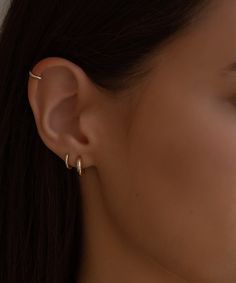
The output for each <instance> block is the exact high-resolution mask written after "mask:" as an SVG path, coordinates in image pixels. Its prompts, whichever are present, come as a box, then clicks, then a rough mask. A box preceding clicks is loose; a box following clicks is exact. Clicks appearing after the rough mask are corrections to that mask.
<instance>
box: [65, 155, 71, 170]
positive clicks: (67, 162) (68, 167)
mask: <svg viewBox="0 0 236 283" xmlns="http://www.w3.org/2000/svg"><path fill="white" fill-rule="evenodd" d="M65 163H66V167H67V169H72V168H73V167H72V166H70V165H69V153H67V154H66V160H65Z"/></svg>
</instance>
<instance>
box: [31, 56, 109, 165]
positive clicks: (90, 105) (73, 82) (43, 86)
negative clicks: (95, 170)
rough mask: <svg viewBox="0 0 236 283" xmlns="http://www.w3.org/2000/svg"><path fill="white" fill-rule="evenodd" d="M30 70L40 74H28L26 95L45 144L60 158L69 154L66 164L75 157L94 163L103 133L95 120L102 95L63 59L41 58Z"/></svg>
mask: <svg viewBox="0 0 236 283" xmlns="http://www.w3.org/2000/svg"><path fill="white" fill-rule="evenodd" d="M31 71H32V73H33V74H35V75H40V76H41V77H42V79H41V80H38V79H35V78H32V77H29V82H28V98H29V103H30V105H31V108H32V111H33V114H34V118H35V122H36V126H37V130H38V133H39V135H40V137H41V139H42V140H43V142H44V143H45V145H46V146H47V147H48V148H49V149H50V150H52V151H53V152H54V153H55V154H57V155H58V156H59V157H61V158H62V159H63V160H65V155H66V153H69V154H70V156H69V165H70V166H73V167H75V166H76V161H77V158H78V157H79V156H81V157H82V166H83V168H86V167H89V166H93V165H94V166H95V165H96V158H95V154H96V151H97V150H98V149H99V146H100V145H99V143H100V142H101V141H102V136H103V134H104V133H103V129H102V128H101V127H100V126H101V124H102V123H100V122H99V121H100V119H101V115H100V114H99V113H101V110H100V109H99V107H100V106H101V105H102V104H103V103H104V98H105V97H104V94H102V92H101V91H100V89H99V88H98V87H97V86H95V85H94V84H93V83H92V82H91V81H90V79H89V78H88V77H87V75H86V74H85V73H84V72H83V70H82V69H81V68H80V67H79V66H77V65H75V64H74V63H72V62H71V61H69V60H66V59H63V58H59V57H49V58H46V59H43V60H41V61H40V62H39V63H38V64H37V65H36V66H35V67H34V68H33V69H32V70H31ZM101 107H102V106H101ZM103 126H104V124H103Z"/></svg>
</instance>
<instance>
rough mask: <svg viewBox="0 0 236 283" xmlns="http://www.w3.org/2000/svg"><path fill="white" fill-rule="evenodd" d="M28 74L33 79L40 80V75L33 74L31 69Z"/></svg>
mask: <svg viewBox="0 0 236 283" xmlns="http://www.w3.org/2000/svg"><path fill="white" fill-rule="evenodd" d="M29 75H30V76H31V77H32V78H34V79H38V80H42V77H41V76H36V75H34V74H33V73H32V72H31V71H29Z"/></svg>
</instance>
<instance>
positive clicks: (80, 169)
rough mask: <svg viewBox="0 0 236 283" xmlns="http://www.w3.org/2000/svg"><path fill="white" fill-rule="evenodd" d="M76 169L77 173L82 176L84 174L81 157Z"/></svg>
mask: <svg viewBox="0 0 236 283" xmlns="http://www.w3.org/2000/svg"><path fill="white" fill-rule="evenodd" d="M76 168H77V172H78V173H79V175H80V176H82V174H83V173H84V169H83V168H82V158H81V157H79V158H78V159H77V162H76Z"/></svg>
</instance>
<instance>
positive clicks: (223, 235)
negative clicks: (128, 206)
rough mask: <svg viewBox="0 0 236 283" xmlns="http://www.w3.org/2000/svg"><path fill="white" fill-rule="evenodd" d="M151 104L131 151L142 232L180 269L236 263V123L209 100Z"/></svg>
mask: <svg viewBox="0 0 236 283" xmlns="http://www.w3.org/2000/svg"><path fill="white" fill-rule="evenodd" d="M176 106H178V107H176ZM146 107H148V109H149V111H146V112H145V113H144V112H143V115H141V116H140V119H139V120H138V121H137V125H138V126H137V128H136V129H135V131H134V132H133V143H132V147H131V150H130V158H131V159H130V162H131V164H130V169H129V171H130V172H131V174H130V179H131V180H132V187H133V189H134V190H135V191H136V192H137V193H138V198H136V201H135V204H136V206H134V207H136V208H137V210H136V211H135V213H136V215H135V217H136V219H137V221H136V222H138V223H136V222H134V224H138V225H139V226H137V227H133V228H134V231H135V233H136V235H137V234H138V235H140V239H143V240H144V239H145V241H143V243H145V244H144V245H145V248H147V249H148V250H149V252H150V253H151V254H153V256H155V257H156V258H158V259H159V260H160V261H161V262H164V263H165V264H166V265H169V266H171V267H172V268H177V267H178V268H179V270H181V269H182V268H183V269H184V268H189V270H191V269H192V272H194V270H196V269H197V266H198V267H199V268H200V266H201V268H202V266H203V265H204V264H206V266H208V268H210V266H209V261H211V263H212V268H215V266H214V261H218V263H219V262H221V261H222V264H223V263H224V264H226V265H227V263H229V264H230V262H231V261H232V259H233V262H235V259H236V220H235V219H236V205H235V203H236V123H235V125H233V124H232V123H229V120H227V117H226V115H223V112H222V113H221V112H220V111H217V109H216V108H214V107H216V106H215V105H214V104H211V103H210V101H201V102H200V101H188V102H186V104H185V105H184V104H182V105H180V104H178V103H176V104H172V105H167V104H165V105H164V106H163V107H160V105H159V106H158V107H157V109H155V104H153V103H152V104H150V105H146ZM162 109H163V110H162ZM235 115H236V113H235ZM235 119H236V118H235ZM235 122H236V120H235ZM136 238H137V236H136ZM215 264H216V262H215ZM181 271H182V270H181Z"/></svg>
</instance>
